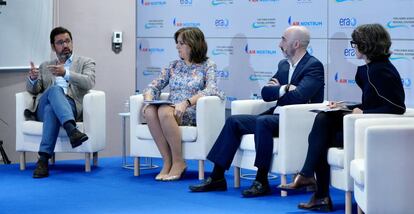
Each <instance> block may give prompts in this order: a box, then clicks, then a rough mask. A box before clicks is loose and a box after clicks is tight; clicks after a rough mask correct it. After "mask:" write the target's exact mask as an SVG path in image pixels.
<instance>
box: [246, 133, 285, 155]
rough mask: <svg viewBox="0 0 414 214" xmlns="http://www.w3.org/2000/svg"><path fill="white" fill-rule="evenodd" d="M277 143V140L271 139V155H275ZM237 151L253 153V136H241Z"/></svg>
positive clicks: (254, 148)
mask: <svg viewBox="0 0 414 214" xmlns="http://www.w3.org/2000/svg"><path fill="white" fill-rule="evenodd" d="M278 143H279V138H277V137H275V138H273V154H275V153H277V148H278V146H277V145H278ZM239 149H242V150H250V151H255V150H256V147H255V145H254V134H246V135H243V137H242V141H241V143H240V147H239Z"/></svg>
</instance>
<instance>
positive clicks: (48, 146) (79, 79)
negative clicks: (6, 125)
mask: <svg viewBox="0 0 414 214" xmlns="http://www.w3.org/2000/svg"><path fill="white" fill-rule="evenodd" d="M50 44H51V47H52V50H53V51H54V52H56V56H57V59H54V60H51V61H47V62H44V63H42V64H41V65H40V67H39V69H37V68H35V65H34V64H33V62H30V67H31V68H30V71H29V75H28V78H27V81H26V89H27V91H28V92H29V93H31V94H32V95H34V97H33V106H32V109H30V110H26V112H25V115H26V116H28V115H27V114H29V116H30V112H33V115H32V116H33V117H34V119H36V120H39V121H42V122H43V133H42V140H41V142H40V147H39V160H38V161H37V164H36V169H35V170H34V172H33V178H44V177H47V176H49V167H48V160H49V158H51V157H52V155H53V154H54V149H55V145H56V140H57V137H58V133H59V129H60V127H61V126H62V127H63V128H64V129H65V131H66V133H67V135H68V137H69V139H70V143H71V146H72V148H76V147H78V146H80V145H81V144H82V143H83V142H84V141H86V140H87V139H88V136H87V135H86V134H84V133H82V132H80V131H79V130H78V129H77V128H76V122H75V121H76V120H80V119H81V118H82V101H83V97H84V95H85V94H86V93H87V92H88V90H90V89H92V87H93V86H94V85H95V62H94V61H93V60H92V59H89V58H86V57H81V56H76V55H74V54H73V52H72V50H73V44H72V34H71V33H70V32H69V30H67V29H65V28H63V27H56V28H54V29H53V30H52V31H51V33H50ZM28 112H29V113H28ZM103 131H105V130H103Z"/></svg>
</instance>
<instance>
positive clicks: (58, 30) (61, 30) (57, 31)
mask: <svg viewBox="0 0 414 214" xmlns="http://www.w3.org/2000/svg"><path fill="white" fill-rule="evenodd" d="M63 33H68V34H69V37H70V40H73V39H72V34H71V33H70V31H69V30H68V29H66V28H64V27H56V28H54V29H53V30H52V32H50V44H52V45H53V44H55V36H57V35H59V34H63Z"/></svg>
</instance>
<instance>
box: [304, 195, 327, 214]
mask: <svg viewBox="0 0 414 214" xmlns="http://www.w3.org/2000/svg"><path fill="white" fill-rule="evenodd" d="M298 208H299V209H302V210H311V211H322V212H332V211H333V205H332V200H331V198H330V197H329V196H328V197H324V198H316V196H315V194H313V195H312V197H311V199H310V201H309V202H308V203H300V204H299V205H298Z"/></svg>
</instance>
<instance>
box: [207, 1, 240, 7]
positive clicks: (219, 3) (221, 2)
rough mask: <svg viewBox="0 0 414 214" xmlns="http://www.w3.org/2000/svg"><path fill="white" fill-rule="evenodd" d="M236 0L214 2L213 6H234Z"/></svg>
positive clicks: (212, 2)
mask: <svg viewBox="0 0 414 214" xmlns="http://www.w3.org/2000/svg"><path fill="white" fill-rule="evenodd" d="M233 1H234V0H212V1H211V5H213V6H219V5H228V4H233Z"/></svg>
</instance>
